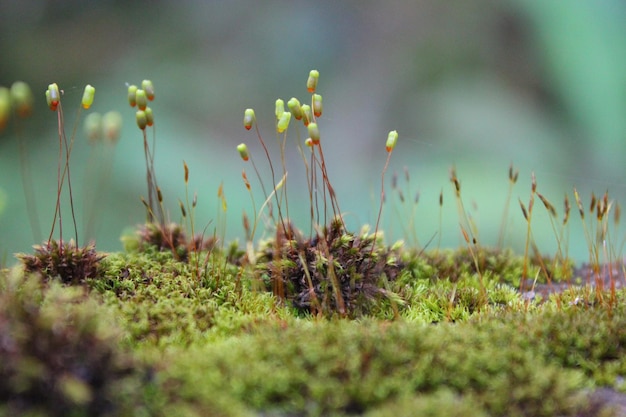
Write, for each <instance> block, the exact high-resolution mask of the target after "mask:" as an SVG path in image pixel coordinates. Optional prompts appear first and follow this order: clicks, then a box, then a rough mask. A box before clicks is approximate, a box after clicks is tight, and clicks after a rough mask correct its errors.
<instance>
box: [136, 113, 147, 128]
mask: <svg viewBox="0 0 626 417" xmlns="http://www.w3.org/2000/svg"><path fill="white" fill-rule="evenodd" d="M135 120H136V121H137V126H139V129H141V130H145V129H146V126H148V117H146V112H145V111H143V110H137V113H135Z"/></svg>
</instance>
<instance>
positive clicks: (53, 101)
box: [46, 83, 61, 111]
mask: <svg viewBox="0 0 626 417" xmlns="http://www.w3.org/2000/svg"><path fill="white" fill-rule="evenodd" d="M60 99H61V95H60V93H59V86H58V85H57V83H52V84H50V85H49V86H48V89H47V90H46V100H47V102H48V107H50V110H52V111H55V110H56V109H57V107H58V105H59V100H60Z"/></svg>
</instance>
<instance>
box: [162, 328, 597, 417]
mask: <svg viewBox="0 0 626 417" xmlns="http://www.w3.org/2000/svg"><path fill="white" fill-rule="evenodd" d="M515 335H516V332H515V330H514V329H511V328H510V327H507V326H504V325H503V324H501V323H499V324H495V325H484V326H478V328H476V327H475V326H469V325H462V326H452V325H448V326H440V327H434V328H433V327H430V326H419V325H418V326H416V325H414V324H411V323H380V322H376V321H365V322H361V323H358V324H355V323H350V322H345V321H332V322H317V323H312V322H306V323H299V325H298V326H287V328H284V327H283V326H269V327H268V326H263V327H262V328H258V329H257V331H255V332H254V333H253V334H249V335H245V336H240V337H237V338H228V339H226V340H223V341H221V342H217V343H215V344H212V345H207V346H202V347H198V346H197V347H195V348H193V349H190V350H189V351H188V352H187V355H185V356H184V357H183V356H176V357H170V358H169V360H171V361H172V366H171V367H170V369H169V370H168V379H167V380H169V379H170V378H171V379H173V380H175V381H177V383H178V384H182V385H183V386H184V391H185V392H187V393H188V395H190V396H191V399H192V400H193V401H195V402H200V403H201V402H202V401H207V400H210V397H209V395H216V394H217V393H219V395H220V396H226V397H228V398H232V400H233V401H234V402H238V403H243V404H245V405H246V406H247V407H249V408H250V409H252V410H256V411H263V412H273V413H279V414H277V415H307V416H308V415H344V414H345V415H357V414H361V413H364V412H366V411H367V410H376V409H378V411H379V412H381V413H382V412H383V411H384V408H385V407H390V406H391V405H392V404H394V403H395V400H396V399H404V400H405V401H406V399H407V398H408V399H411V400H410V401H409V402H413V399H415V398H417V396H421V395H424V396H429V395H433V394H435V393H438V395H440V394H441V392H442V391H441V390H446V391H447V392H449V393H454V394H455V395H457V396H459V398H460V397H463V398H465V397H466V396H467V398H468V400H467V401H468V403H467V404H472V406H474V407H477V410H478V412H480V411H481V410H483V411H484V412H486V413H487V414H488V415H528V416H530V415H533V416H541V415H545V416H552V415H557V414H559V415H573V413H574V412H575V411H576V410H577V409H578V408H580V407H581V406H582V405H581V404H582V400H583V396H582V394H581V391H580V389H581V388H582V387H584V386H585V383H584V379H583V375H582V374H581V372H579V371H577V370H574V369H565V368H560V367H558V366H556V365H555V364H553V363H550V361H548V359H547V358H545V357H544V356H542V355H541V354H540V351H539V350H536V349H522V347H523V345H524V343H523V341H522V340H520V337H519V336H517V337H516V336H515ZM270 375H271V377H268V376H270ZM201 376H203V377H201ZM200 378H202V381H203V384H202V385H201V386H200V385H198V384H194V383H193V382H191V383H190V381H198V380H199V379H200ZM546 398H550V399H551V401H545V399H546ZM423 406H424V407H432V403H431V404H430V405H428V404H426V403H425V404H424V405H423ZM270 415H271V413H270Z"/></svg>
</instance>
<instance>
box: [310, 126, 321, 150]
mask: <svg viewBox="0 0 626 417" xmlns="http://www.w3.org/2000/svg"><path fill="white" fill-rule="evenodd" d="M307 129H308V131H309V137H310V138H311V140H312V141H313V144H314V145H317V144H318V143H320V129H319V127H317V123H309V125H308V126H307Z"/></svg>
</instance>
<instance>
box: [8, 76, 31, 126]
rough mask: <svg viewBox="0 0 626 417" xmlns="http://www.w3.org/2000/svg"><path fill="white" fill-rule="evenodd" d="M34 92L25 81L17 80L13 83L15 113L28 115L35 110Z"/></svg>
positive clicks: (12, 97)
mask: <svg viewBox="0 0 626 417" xmlns="http://www.w3.org/2000/svg"><path fill="white" fill-rule="evenodd" d="M33 101H34V99H33V92H32V90H31V89H30V86H29V85H28V84H26V83H25V82H24V81H16V82H14V83H13V85H11V102H12V105H13V108H14V109H15V114H17V115H18V116H19V117H28V116H30V115H31V114H32V112H33Z"/></svg>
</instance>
